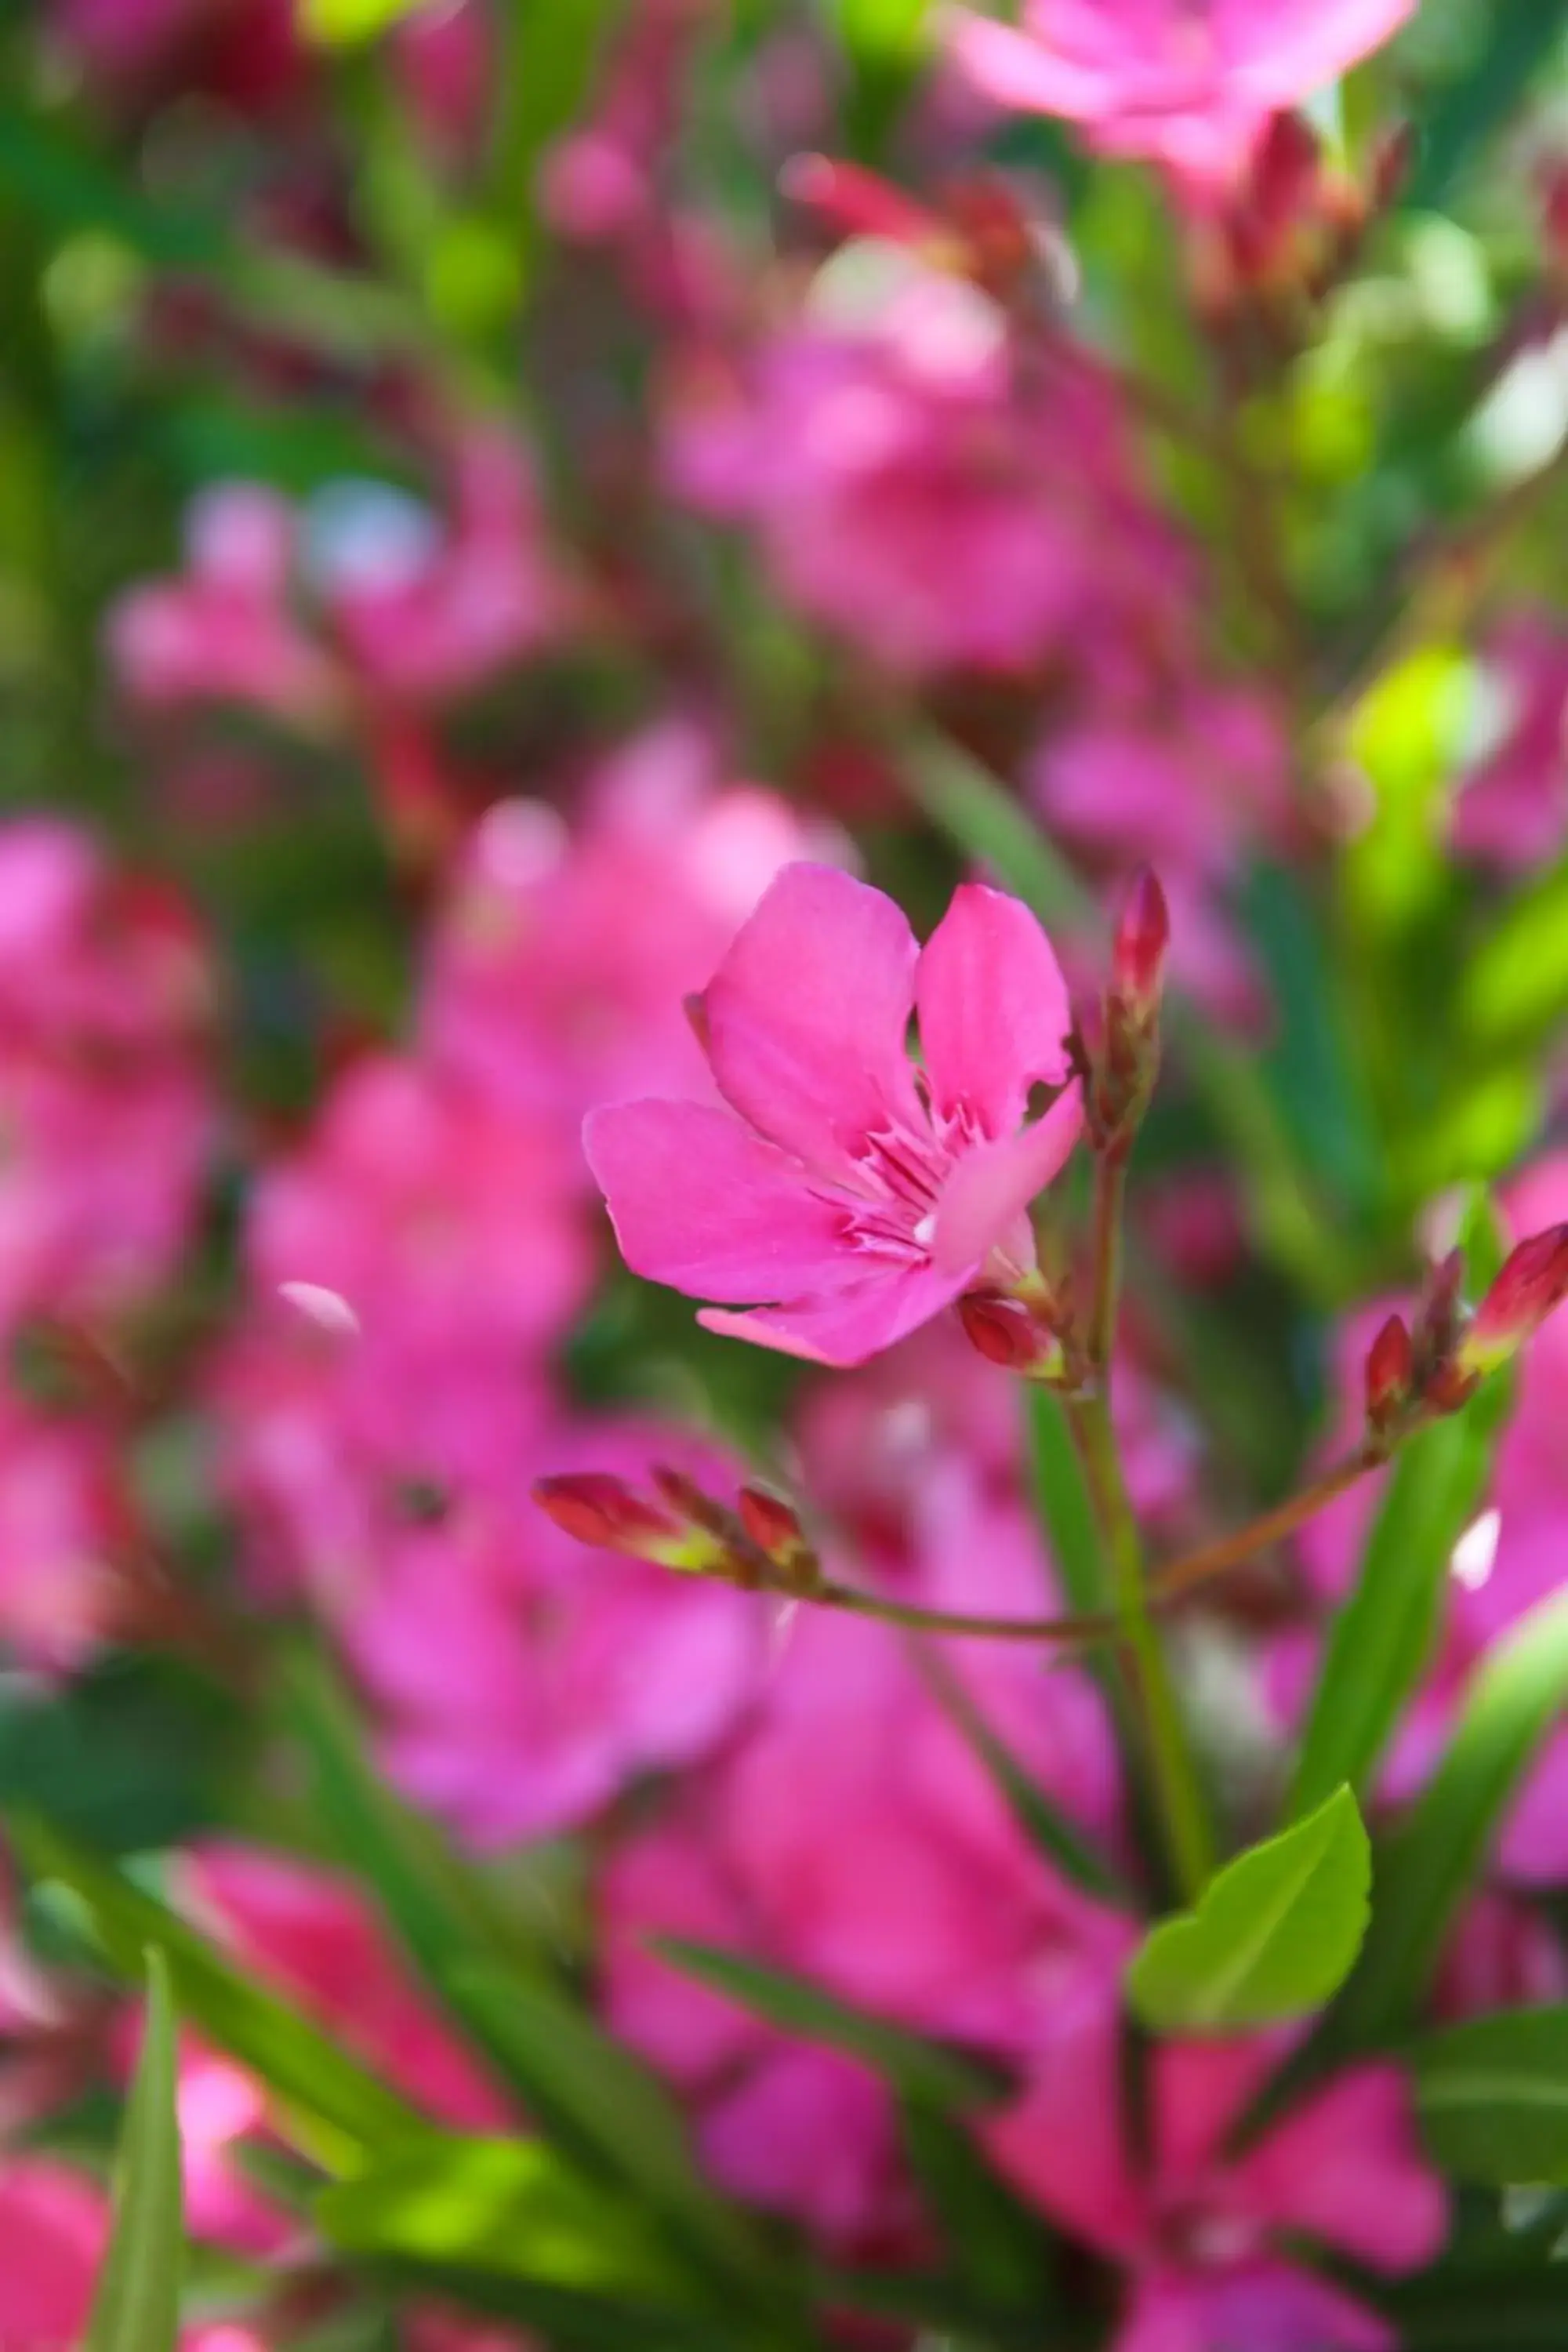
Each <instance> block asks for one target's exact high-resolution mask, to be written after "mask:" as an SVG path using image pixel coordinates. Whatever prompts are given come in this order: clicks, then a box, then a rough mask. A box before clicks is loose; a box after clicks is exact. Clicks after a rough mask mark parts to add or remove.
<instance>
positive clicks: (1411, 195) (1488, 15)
mask: <svg viewBox="0 0 1568 2352" xmlns="http://www.w3.org/2000/svg"><path fill="white" fill-rule="evenodd" d="M1477 23H1478V25H1479V27H1480V28H1481V32H1480V38H1479V44H1478V46H1477V47H1476V48H1475V50H1473V51H1472V52H1471V54H1470V55H1469V56H1468V58H1467V59H1466V65H1465V69H1464V70H1463V71H1462V72H1459V73H1458V74H1456V75H1455V77H1454V78H1453V79H1452V80H1451V81H1449V82H1447V84H1446V85H1445V87H1444V89H1442V91H1441V93H1440V94H1439V95H1438V96H1437V98H1436V100H1434V101H1433V103H1432V104H1431V105H1430V107H1429V108H1428V109H1427V110H1426V114H1425V116H1424V117H1422V118H1418V119H1417V123H1416V129H1417V132H1418V146H1417V151H1416V162H1415V170H1414V172H1413V173H1411V175H1410V178H1409V181H1408V182H1407V184H1406V185H1405V190H1404V194H1403V198H1402V201H1403V204H1404V205H1405V208H1406V209H1407V210H1410V211H1415V212H1440V211H1442V210H1443V209H1444V205H1445V200H1446V198H1447V194H1448V191H1449V189H1450V187H1451V186H1452V184H1453V183H1454V181H1455V179H1456V178H1457V177H1458V173H1460V171H1461V170H1462V169H1463V167H1464V166H1465V164H1466V163H1468V162H1470V161H1471V159H1472V158H1473V157H1474V155H1475V154H1476V153H1477V152H1478V151H1479V149H1480V148H1481V147H1482V146H1484V144H1485V143H1486V142H1487V141H1488V140H1489V138H1491V137H1492V135H1493V134H1494V133H1495V132H1496V131H1499V130H1500V128H1501V126H1502V125H1503V123H1504V122H1506V121H1507V120H1508V118H1509V116H1510V114H1511V113H1512V112H1513V110H1514V109H1515V108H1516V107H1517V106H1518V105H1519V103H1520V101H1521V100H1522V99H1523V97H1524V95H1525V93H1526V91H1527V90H1528V89H1529V88H1530V86H1531V82H1532V81H1533V80H1534V79H1535V77H1536V75H1537V74H1538V73H1539V72H1541V70H1542V68H1543V67H1544V66H1545V65H1546V64H1547V63H1548V61H1549V60H1550V58H1551V57H1552V51H1553V49H1554V48H1555V47H1557V45H1558V44H1559V43H1560V42H1561V40H1562V38H1563V26H1564V24H1565V23H1568V5H1564V0H1489V5H1488V6H1487V7H1486V8H1484V9H1482V10H1479V11H1478V12H1477Z"/></svg>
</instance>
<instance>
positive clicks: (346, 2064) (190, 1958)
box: [8, 1815, 431, 2172]
mask: <svg viewBox="0 0 1568 2352" xmlns="http://www.w3.org/2000/svg"><path fill="white" fill-rule="evenodd" d="M8 1826H9V1828H10V1831H11V1835H12V1839H13V1843H14V1844H15V1847H16V1853H17V1856H18V1858H19V1860H20V1861H21V1863H22V1864H23V1866H24V1868H25V1869H26V1872H27V1874H28V1875H29V1876H30V1877H31V1879H32V1880H33V1881H34V1882H35V1883H36V1884H37V1885H39V1886H40V1887H57V1886H58V1887H60V1888H63V1889H64V1890H65V1891H66V1893H67V1895H68V1897H69V1898H70V1903H71V1907H72V1909H73V1910H74V1911H77V1912H79V1914H80V1916H81V1918H82V1922H83V1924H84V1925H85V1927H86V1928H87V1929H88V1931H89V1935H90V1937H91V1939H92V1941H93V1943H94V1944H95V1945H96V1946H97V1948H98V1949H99V1950H100V1953H101V1954H102V1957H103V1958H104V1959H105V1960H106V1961H107V1962H108V1964H109V1965H110V1967H111V1968H112V1969H115V1970H117V1972H118V1973H119V1974H120V1975H121V1976H123V1977H126V1978H127V1979H132V1980H134V1979H136V1978H137V1977H138V1976H139V1975H140V1974H141V1970H142V1954H143V1952H144V1951H146V1950H147V1949H148V1948H156V1949H157V1950H158V1951H160V1952H161V1953H162V1954H163V1958H164V1961H165V1962H166V1964H167V1968H168V1971H169V1977H170V1980H171V1982H172V1984H173V1987H174V1998H175V2000H176V2001H177V2002H178V2005H179V2008H180V2011H181V2013H182V2015H183V2016H184V2017H185V2018H186V2019H187V2020H188V2021H189V2022H190V2023H191V2024H192V2025H195V2026H197V2027H199V2028H200V2030H201V2032H203V2033H204V2034H205V2036H206V2038H207V2040H208V2041H210V2042H213V2043H215V2044H216V2047H217V2048H218V2049H220V2050H224V2051H226V2052H227V2053H228V2054H229V2055H230V2056H231V2057H234V2058H237V2059H238V2060H239V2061H240V2063H242V2064H243V2065H246V2066H248V2067H249V2068H250V2069H251V2070H252V2072H253V2073H255V2074H258V2075H260V2077H261V2079H262V2081H263V2082H264V2083H266V2084H268V2087H269V2088H270V2089H272V2090H273V2091H275V2092H276V2093H277V2095H278V2097H279V2101H280V2103H281V2106H282V2109H283V2114H282V2116H281V2118H280V2120H281V2121H282V2122H283V2123H284V2124H285V2125H286V2126H288V2128H289V2136H290V2137H293V2138H294V2139H295V2140H296V2141H297V2143H298V2145H299V2146H300V2148H301V2150H302V2151H303V2152H304V2153H305V2154H307V2155H309V2156H310V2157H311V2158H314V2159H315V2161H317V2162H318V2163H320V2164H321V2165H322V2166H323V2167H324V2168H326V2169H327V2170H328V2171H330V2172H339V2171H343V2170H352V2169H353V2168H356V2167H357V2166H358V2164H359V2163H360V2161H361V2160H362V2159H363V2152H364V2150H365V2149H367V2148H376V2149H384V2148H386V2147H392V2146H394V2145H395V2143H397V2142H398V2141H400V2140H405V2139H409V2138H413V2137H425V2136H426V2134H427V2133H428V2132H429V2130H430V2128H431V2126H429V2125H428V2124H427V2123H426V2120H425V2118H424V2117H423V2116H419V2115H417V2114H416V2112H415V2110H414V2109H413V2108H412V2107H410V2106H408V2105H405V2103H404V2101H403V2100H402V2099H400V2098H399V2097H398V2096H397V2094H396V2093H395V2091H392V2090H389V2089H388V2088H387V2086H386V2084H384V2083H382V2082H381V2081H379V2080H378V2079H377V2077H376V2076H375V2075H374V2074H372V2073H370V2071H369V2070H368V2068H366V2067H363V2066H361V2065H360V2064H359V2063H357V2062H356V2061H355V2060H354V2059H353V2058H351V2057H350V2056H349V2055H348V2053H346V2052H345V2051H344V2050H343V2049H342V2045H341V2044H340V2043H339V2042H335V2041H334V2040H333V2039H332V2038H331V2035H329V2034H326V2033H323V2032H321V2030H320V2029H319V2028H318V2027H317V2026H314V2025H312V2024H310V2021H308V2020H307V2019H306V2018H303V2017H301V2016H300V2014H299V2012H298V2011H295V2010H293V2009H291V2008H290V2007H289V2004H288V2003H287V2002H286V2001H284V2000H279V1997H278V1995H277V1994H276V1993H274V1992H272V1991H271V1990H269V1989H268V1988H267V1987H266V1986H264V1985H261V1984H259V1983H258V1982H257V1981H256V1980H255V1979H252V1978H250V1977H248V1976H247V1975H246V1974H245V1973H244V1972H243V1971H242V1970H241V1969H238V1968H237V1967H236V1966H235V1965H234V1963H233V1962H232V1961H230V1960H228V1959H226V1958H224V1957H223V1955H222V1954H220V1953H219V1952H217V1951H216V1950H214V1948H213V1947H212V1946H211V1945H210V1944H208V1943H207V1942H206V1941H205V1938H204V1937H201V1936H199V1935H198V1934H197V1933H196V1931H195V1929H194V1928H193V1927H189V1926H187V1924H186V1922H185V1921H184V1920H183V1919H182V1918H181V1917H180V1916H178V1914H177V1913H175V1912H174V1911H171V1910H170V1909H169V1907H168V1906H167V1905H166V1904H163V1903H160V1902H158V1901H157V1900H156V1898H155V1897H154V1896H153V1895H148V1894H146V1893H144V1892H143V1890H142V1888H141V1887H140V1886H137V1885H133V1884H132V1881H131V1880H130V1879H129V1878H127V1877H126V1876H124V1875H123V1874H122V1873H121V1872H120V1871H118V1870H115V1869H114V1868H112V1867H111V1866H110V1864H107V1863H104V1862H102V1861H100V1859H99V1858H98V1857H97V1856H96V1855H94V1854H91V1853H87V1852H86V1851H85V1849H84V1848H82V1847H80V1846H78V1845H76V1844H75V1843H72V1841H71V1840H70V1839H68V1838H67V1837H65V1836H63V1835H62V1834H61V1832H59V1831H58V1830H56V1829H55V1828H53V1827H52V1825H50V1824H48V1823H47V1822H41V1821H39V1820H38V1819H37V1817H36V1816H33V1815H23V1816H18V1817H13V1818H12V1820H11V1821H10V1822H9V1823H8Z"/></svg>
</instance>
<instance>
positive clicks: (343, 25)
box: [297, 0, 424, 49]
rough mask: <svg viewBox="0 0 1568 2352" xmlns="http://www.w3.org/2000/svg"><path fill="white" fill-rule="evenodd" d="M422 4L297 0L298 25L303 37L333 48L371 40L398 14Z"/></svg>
mask: <svg viewBox="0 0 1568 2352" xmlns="http://www.w3.org/2000/svg"><path fill="white" fill-rule="evenodd" d="M422 5H424V0H297V9H298V14H299V19H300V31H301V32H302V33H303V34H304V36H305V37H306V39H307V40H308V41H319V42H320V43H321V46H322V47H323V48H334V49H341V48H349V47H353V44H354V43H355V42H356V41H371V40H374V38H375V36H376V35H377V34H378V33H384V32H385V31H386V30H387V28H388V26H392V25H395V24H396V22H397V20H398V18H399V17H400V16H412V15H413V14H414V11H415V9H416V8H417V7H420V6H422Z"/></svg>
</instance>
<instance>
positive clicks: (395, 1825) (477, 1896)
mask: <svg viewBox="0 0 1568 2352" xmlns="http://www.w3.org/2000/svg"><path fill="white" fill-rule="evenodd" d="M284 1682H285V1691H286V1697H287V1705H288V1709H289V1717H290V1719H291V1720H292V1722H293V1725H294V1727H295V1728H296V1730H297V1731H298V1733H299V1735H300V1739H301V1741H302V1743H303V1745H304V1748H305V1751H306V1754H307V1757H308V1759H309V1761H310V1776H311V1792H312V1795H313V1797H314V1800H315V1805H316V1810H317V1811H318V1812H319V1814H320V1815H321V1820H322V1821H323V1822H324V1823H325V1825H326V1827H327V1828H328V1830H329V1831H330V1832H331V1836H332V1839H333V1843H335V1845H336V1847H337V1850H338V1852H339V1853H340V1854H341V1855H342V1858H343V1860H344V1861H345V1862H346V1863H347V1864H350V1865H351V1866H352V1867H353V1870H354V1871H355V1872H356V1874H358V1875H359V1876H360V1878H361V1879H362V1880H363V1881H364V1883H365V1884H366V1885H368V1886H369V1888H370V1890H371V1892H372V1893H373V1894H374V1896H375V1898H376V1901H377V1902H378V1903H379V1905H380V1906H381V1910H382V1912H383V1915H384V1917H385V1919H386V1922H387V1925H388V1926H389V1927H390V1928H391V1929H392V1932H393V1933H394V1935H395V1937H397V1938H398V1940H399V1942H400V1943H401V1944H402V1945H403V1946H404V1948H405V1950H406V1951H407V1952H408V1954H409V1956H410V1958H412V1959H413V1960H414V1962H415V1964H416V1967H417V1968H418V1969H419V1970H420V1972H421V1973H422V1975H423V1976H424V1977H425V1979H426V1981H427V1982H428V1983H429V1985H430V1986H431V1988H432V1990H434V1991H435V1992H436V1994H437V1997H438V1998H439V1999H440V2000H441V2001H442V2002H443V2003H444V2005H445V2006H446V2007H447V2009H448V2010H449V2011H451V2012H452V2013H453V2015H454V2016H455V2017H456V2019H457V2021H458V2023H459V2024H460V2025H461V2026H462V2028H463V2029H464V2031H465V2032H466V2033H467V2035H468V2039H469V2040H470V2041H471V2042H473V2043H474V2045H475V2047H476V2049H477V2050H478V2051H479V2055H480V2056H481V2057H483V2058H484V2059H485V2060H487V2061H488V2062H489V2063H490V2064H491V2065H492V2066H493V2067H494V2068H495V2069H496V2070H497V2072H498V2073H499V2074H500V2076H501V2078H502V2079H503V2081H507V2082H510V2084H512V2086H513V2087H514V2088H516V2089H518V2090H520V2091H521V2093H522V2095H523V2096H524V2098H525V2099H526V2098H527V2097H528V2096H529V2095H530V2094H531V2092H532V2090H533V2089H534V2088H535V2085H534V2084H533V2083H532V2080H531V2077H528V2078H525V2079H522V2080H519V2078H518V2075H517V2074H516V2071H515V2069H514V2067H513V2065H512V2063H511V2058H512V2051H511V2046H510V2042H508V2041H507V2040H506V2039H505V2038H504V2037H503V2038H502V2039H500V2040H498V2039H497V2038H496V2037H495V2036H494V2035H492V2034H491V2032H489V2011H488V2010H487V2009H486V2008H485V2007H484V2005H483V2004H478V2005H476V2004H475V2003H473V2002H471V2001H470V2000H468V1999H467V1998H466V1996H465V1992H464V1989H463V1983H464V1971H465V1970H468V1969H474V1968H485V1967H487V1966H488V1967H489V1968H493V1969H501V1970H504V1971H505V1972H506V1973H507V1975H508V1977H509V1978H510V1977H514V1976H529V1977H536V1976H539V1975H540V1974H541V1973H542V1972H543V1971H544V1969H545V1968H546V1962H545V1959H544V1957H543V1955H542V1952H541V1951H540V1949H539V1948H538V1947H537V1945H536V1944H535V1943H534V1942H533V1941H532V1939H531V1937H530V1935H529V1933H528V1931H527V1929H526V1927H525V1926H524V1924H523V1922H522V1921H521V1920H520V1919H519V1918H517V1917H516V1916H515V1915H513V1914H512V1913H510V1912H509V1911H508V1910H507V1909H506V1908H505V1906H503V1905H502V1904H501V1903H500V1901H499V1900H498V1899H497V1898H496V1897H495V1896H494V1895H492V1893H491V1891H490V1889H489V1887H488V1886H486V1885H484V1884H483V1882H482V1881H481V1880H480V1879H479V1876H478V1874H477V1873H476V1872H475V1871H473V1870H472V1869H470V1868H469V1867H468V1865H467V1864H464V1863H463V1862H462V1861H460V1860H459V1859H458V1856H457V1855H456V1854H455V1853H453V1852H452V1851H451V1849H450V1847H449V1846H448V1845H447V1843H446V1842H445V1840H444V1839H443V1838H442V1836H441V1834H440V1832H438V1831H437V1829H436V1828H435V1826H434V1825H433V1824H432V1823H431V1822H427V1821H426V1820H425V1819H423V1817H422V1816H421V1815H419V1814H417V1813H415V1812H413V1811H410V1810H409V1808H408V1807H407V1806H406V1805H405V1804H404V1803H403V1802H402V1801H401V1800H400V1799H399V1798H398V1797H397V1796H396V1795H395V1794H394V1792H393V1790H391V1789H389V1788H388V1787H387V1785H386V1783H385V1782H384V1780H382V1779H381V1778H380V1776H379V1775H378V1774H377V1772H376V1770H375V1769H374V1765H373V1764H372V1763H371V1762H370V1760H369V1759H368V1757H367V1756H366V1754H365V1751H364V1748H363V1743H362V1741H361V1738H360V1736H359V1727H358V1725H357V1723H356V1721H355V1718H354V1715H353V1708H352V1706H351V1705H350V1703H349V1701H348V1698H347V1696H346V1695H345V1694H344V1692H343V1689H342V1685H341V1684H340V1683H339V1682H338V1680H337V1678H336V1677H335V1676H334V1675H332V1674H331V1671H330V1669H329V1668H328V1667H327V1665H326V1664H324V1662H323V1661H322V1660H321V1659H319V1658H315V1657H309V1658H307V1657H301V1658H299V1659H297V1660H295V1661H294V1662H293V1663H292V1664H290V1666H289V1669H288V1671H287V1673H286V1675H285V1678H284Z"/></svg>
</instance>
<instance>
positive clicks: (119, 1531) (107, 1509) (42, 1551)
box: [0, 1391, 130, 1674]
mask: <svg viewBox="0 0 1568 2352" xmlns="http://www.w3.org/2000/svg"><path fill="white" fill-rule="evenodd" d="M129 1528H130V1510H129V1505H128V1501H127V1498H126V1496H125V1495H124V1494H123V1492H122V1490H121V1482H120V1478H119V1476H118V1474H117V1471H116V1466H115V1461H114V1451H113V1444H112V1441H111V1439H110V1433H108V1431H107V1430H105V1429H104V1428H103V1427H102V1426H101V1425H100V1423H96V1422H93V1421H90V1420H89V1419H88V1418H86V1417H85V1416H82V1417H78V1418H67V1417H66V1416H65V1415H63V1414H55V1415H49V1414H45V1413H42V1412H37V1411H34V1410H33V1409H31V1408H29V1407H27V1406H26V1405H24V1404H23V1403H22V1402H20V1401H19V1400H16V1399H12V1398H10V1397H8V1396H6V1395H5V1393H4V1392H3V1391H0V1643H4V1645H5V1648H6V1649H7V1650H8V1651H10V1652H11V1653H12V1654H15V1655H16V1656H17V1657H19V1658H20V1659H21V1661H22V1663H23V1664H25V1665H28V1666H32V1667H35V1668H41V1669H43V1670H44V1671H46V1672H48V1673H67V1674H68V1673H69V1672H71V1671H72V1670H73V1669H74V1668H76V1667H78V1666H79V1665H81V1664H83V1663H84V1662H85V1660H86V1659H88V1658H89V1656H90V1655H91V1654H92V1653H93V1652H94V1651H95V1650H96V1649H98V1648H99V1646H100V1643H102V1642H103V1641H104V1640H105V1639H106V1638H108V1636H109V1634H110V1631H111V1630H112V1625H113V1617H114V1603H115V1600H116V1596H117V1592H118V1591H119V1577H118V1573H117V1571H118V1570H121V1568H122V1566H123V1563H124V1559H125V1553H126V1549H127V1541H126V1539H127V1536H128V1533H129Z"/></svg>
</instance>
